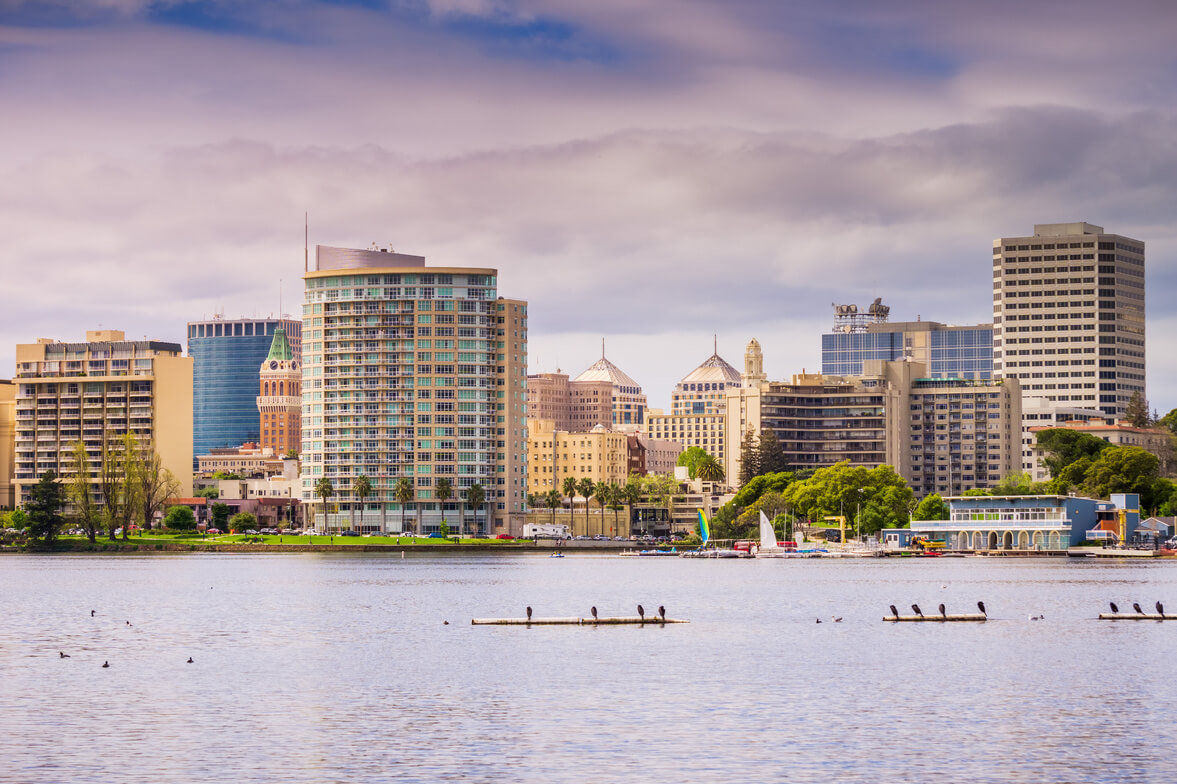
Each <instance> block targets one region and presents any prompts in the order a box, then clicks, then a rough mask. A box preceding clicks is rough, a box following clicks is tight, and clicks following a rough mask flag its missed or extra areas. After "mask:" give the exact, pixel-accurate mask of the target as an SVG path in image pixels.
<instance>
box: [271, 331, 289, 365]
mask: <svg viewBox="0 0 1177 784" xmlns="http://www.w3.org/2000/svg"><path fill="white" fill-rule="evenodd" d="M271 359H294V352H293V351H291V350H290V343H288V342H287V340H286V330H284V329H282V327H277V328H276V329H275V330H274V342H273V343H271V344H270V355H269V356H268V357H266V361H267V362H268V361H269V360H271Z"/></svg>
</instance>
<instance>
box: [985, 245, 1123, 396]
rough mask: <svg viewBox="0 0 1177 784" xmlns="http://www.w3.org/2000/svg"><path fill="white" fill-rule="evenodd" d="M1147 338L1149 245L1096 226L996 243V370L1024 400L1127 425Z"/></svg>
mask: <svg viewBox="0 0 1177 784" xmlns="http://www.w3.org/2000/svg"><path fill="white" fill-rule="evenodd" d="M1144 339H1145V332H1144V243H1143V242H1142V241H1140V240H1135V239H1131V238H1130V237H1122V236H1120V235H1118V234H1108V233H1106V232H1105V231H1104V230H1103V228H1102V227H1101V226H1093V225H1091V224H1089V223H1044V224H1037V225H1035V226H1034V234H1033V236H1030V237H1002V238H1001V239H996V240H993V370H994V373H995V374H996V375H999V376H1004V377H1007V378H1017V379H1019V380H1020V381H1021V384H1022V394H1023V395H1024V396H1025V397H1027V398H1046V399H1047V400H1048V401H1050V402H1051V403H1057V404H1059V405H1062V406H1066V407H1079V408H1089V409H1098V410H1100V411H1102V412H1104V413H1105V414H1108V415H1111V416H1122V415H1123V414H1124V409H1125V407H1126V406H1127V405H1128V401H1129V400H1130V399H1131V398H1132V395H1133V393H1136V392H1139V393H1140V394H1141V396H1143V395H1144V381H1145V368H1144Z"/></svg>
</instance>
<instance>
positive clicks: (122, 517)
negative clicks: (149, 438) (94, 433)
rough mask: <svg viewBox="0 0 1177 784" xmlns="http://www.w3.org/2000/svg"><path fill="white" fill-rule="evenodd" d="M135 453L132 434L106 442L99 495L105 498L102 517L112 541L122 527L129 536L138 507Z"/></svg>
mask: <svg viewBox="0 0 1177 784" xmlns="http://www.w3.org/2000/svg"><path fill="white" fill-rule="evenodd" d="M135 451H136V450H135V437H134V436H133V435H131V434H130V433H127V434H126V435H124V436H123V437H122V438H114V439H108V440H103V442H102V458H101V462H100V464H99V469H98V493H99V495H100V496H101V497H102V517H103V520H104V522H105V523H106V530H107V534H108V535H109V536H110V539H111V541H114V539H115V531H117V530H118V529H119V527H120V526H121V527H122V528H123V533H124V534H126V529H127V528H128V527H130V518H131V514H132V512H133V510H134V509H135V507H136V503H135V492H134V491H135V488H136V487H137V486H138V485H137V482H136V481H135V476H134V475H135V462H136V461H135Z"/></svg>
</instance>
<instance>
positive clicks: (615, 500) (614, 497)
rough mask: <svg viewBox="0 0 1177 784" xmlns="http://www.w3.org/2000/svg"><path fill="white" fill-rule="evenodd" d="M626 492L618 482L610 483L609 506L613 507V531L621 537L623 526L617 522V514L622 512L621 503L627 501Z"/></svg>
mask: <svg viewBox="0 0 1177 784" xmlns="http://www.w3.org/2000/svg"><path fill="white" fill-rule="evenodd" d="M624 492H625V491H623V490H622V489H621V486H620V485H619V484H617V483H616V482H612V483H610V485H609V506H611V507H613V530H614V531H615V532H616V533H615V535H617V536H620V535H621V526H620V525H619V524H618V522H617V513H618V512H620V511H621V502H622V501H624V500H625V495H624Z"/></svg>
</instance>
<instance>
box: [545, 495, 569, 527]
mask: <svg viewBox="0 0 1177 784" xmlns="http://www.w3.org/2000/svg"><path fill="white" fill-rule="evenodd" d="M543 498H544V506H546V507H547V508H548V509H551V510H552V525H555V524H556V510H557V509H558V508H559V507H560V502H561V501H562V500H563V498H564V497H563V496H562V495H560V491H559V490H556V489H555V488H553V489H551V490H549V491H548V492H546V493H544V496H543ZM568 517H569V519H571V518H572V510H569V513H568Z"/></svg>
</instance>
